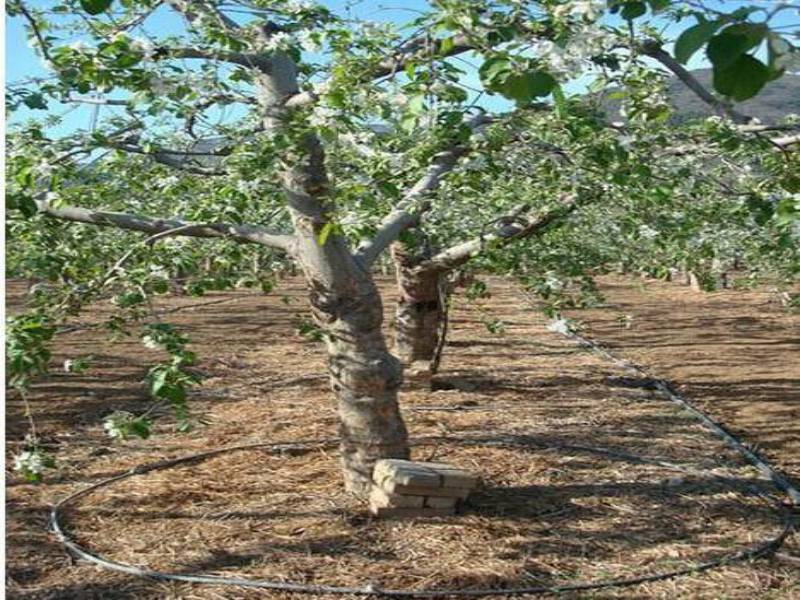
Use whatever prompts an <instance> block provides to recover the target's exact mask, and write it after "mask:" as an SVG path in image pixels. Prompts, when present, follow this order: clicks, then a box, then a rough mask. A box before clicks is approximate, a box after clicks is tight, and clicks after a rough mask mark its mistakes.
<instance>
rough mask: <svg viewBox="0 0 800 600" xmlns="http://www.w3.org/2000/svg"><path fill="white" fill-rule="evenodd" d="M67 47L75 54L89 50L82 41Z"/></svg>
mask: <svg viewBox="0 0 800 600" xmlns="http://www.w3.org/2000/svg"><path fill="white" fill-rule="evenodd" d="M69 47H70V48H71V49H72V50H75V51H76V52H85V51H86V50H88V49H89V48H90V46H89V45H88V44H87V43H86V42H84V41H83V40H78V41H77V42H72V43H71V44H70V45H69Z"/></svg>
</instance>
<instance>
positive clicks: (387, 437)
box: [311, 274, 410, 496]
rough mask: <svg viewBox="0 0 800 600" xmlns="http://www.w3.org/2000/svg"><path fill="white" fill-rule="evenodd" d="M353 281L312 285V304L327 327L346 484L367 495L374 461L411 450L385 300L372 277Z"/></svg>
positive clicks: (402, 455) (400, 369)
mask: <svg viewBox="0 0 800 600" xmlns="http://www.w3.org/2000/svg"><path fill="white" fill-rule="evenodd" d="M354 283H355V285H354V288H355V289H353V290H352V291H349V292H346V293H344V294H341V293H339V294H337V293H335V292H331V291H329V290H324V289H321V288H320V287H317V286H314V285H313V284H312V292H311V304H312V307H313V312H314V317H315V320H316V321H317V322H318V323H319V324H320V325H321V326H323V327H324V328H325V331H326V344H327V349H328V371H329V374H330V379H331V387H332V389H333V392H334V394H335V395H336V402H337V408H338V412H339V421H340V425H339V433H340V436H341V442H340V447H341V461H342V469H343V475H344V481H345V487H346V489H347V490H348V491H351V492H353V493H355V494H358V495H361V496H363V495H366V494H367V493H368V492H369V488H370V481H371V479H372V469H373V467H374V465H375V461H377V460H378V459H381V458H408V457H409V454H410V453H409V447H408V433H407V431H406V427H405V424H404V422H403V419H402V416H401V415H400V409H399V406H398V402H397V391H398V389H399V388H400V385H401V383H402V381H403V367H402V365H401V364H400V362H399V361H398V360H397V359H396V358H395V357H394V356H393V355H392V354H391V353H390V352H389V350H388V348H387V347H386V342H385V339H384V336H383V332H382V331H381V324H382V321H383V307H382V303H381V298H380V295H379V294H378V291H377V289H376V287H375V285H374V283H373V282H372V281H371V279H369V276H368V275H366V274H365V276H364V277H363V278H362V279H360V281H357V282H354Z"/></svg>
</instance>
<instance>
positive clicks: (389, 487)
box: [381, 479, 472, 498]
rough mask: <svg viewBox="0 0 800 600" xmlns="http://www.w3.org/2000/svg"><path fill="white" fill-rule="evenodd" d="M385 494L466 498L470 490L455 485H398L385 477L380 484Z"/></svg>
mask: <svg viewBox="0 0 800 600" xmlns="http://www.w3.org/2000/svg"><path fill="white" fill-rule="evenodd" d="M381 487H382V488H383V491H385V492H386V493H387V494H400V495H409V496H437V497H444V498H466V497H467V496H469V493H470V492H471V491H472V489H471V488H457V487H449V488H446V487H435V488H431V487H427V486H416V485H400V484H399V483H397V482H396V481H394V480H392V479H387V480H385V481H384V483H383V484H382V485H381Z"/></svg>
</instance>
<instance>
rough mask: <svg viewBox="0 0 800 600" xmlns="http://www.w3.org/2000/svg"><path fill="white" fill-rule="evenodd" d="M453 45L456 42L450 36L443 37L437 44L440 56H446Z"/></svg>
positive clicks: (454, 45)
mask: <svg viewBox="0 0 800 600" xmlns="http://www.w3.org/2000/svg"><path fill="white" fill-rule="evenodd" d="M455 47H456V43H455V41H454V40H453V38H452V37H448V38H444V39H443V40H442V42H441V44H439V54H441V55H442V56H447V55H448V54H450V52H452V50H453V48H455Z"/></svg>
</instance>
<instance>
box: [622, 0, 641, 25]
mask: <svg viewBox="0 0 800 600" xmlns="http://www.w3.org/2000/svg"><path fill="white" fill-rule="evenodd" d="M646 12H647V5H646V4H645V3H644V2H638V1H637V2H626V3H625V6H623V7H622V12H620V15H621V16H622V18H623V19H626V20H628V21H633V20H634V19H636V18H638V17H641V16H642V15H643V14H645V13H646Z"/></svg>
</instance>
